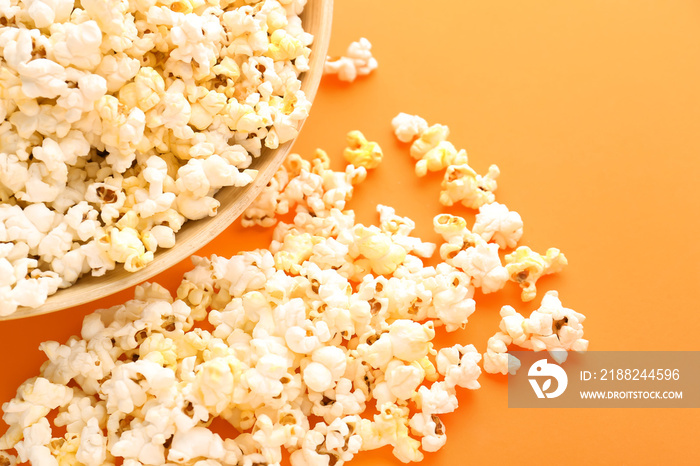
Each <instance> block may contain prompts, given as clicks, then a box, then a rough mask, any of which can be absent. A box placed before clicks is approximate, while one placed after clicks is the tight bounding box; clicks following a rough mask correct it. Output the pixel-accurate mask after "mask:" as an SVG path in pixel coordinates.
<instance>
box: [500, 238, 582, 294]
mask: <svg viewBox="0 0 700 466" xmlns="http://www.w3.org/2000/svg"><path fill="white" fill-rule="evenodd" d="M566 264H568V261H567V260H566V256H564V254H562V253H561V251H559V249H557V248H549V249H547V253H546V254H545V255H544V256H542V255H540V254H538V253H536V252H534V251H533V250H532V249H530V248H529V247H527V246H520V247H519V248H518V249H516V250H515V251H513V252H512V253H510V254H508V255H507V256H506V271H507V273H508V277H510V280H511V281H514V282H516V283H518V284H519V285H520V287H521V288H522V289H523V292H522V294H521V298H522V300H523V301H526V302H527V301H532V300H533V299H535V296H536V294H537V287H536V286H535V285H536V283H537V280H539V279H540V277H542V276H543V275H549V274H551V273H557V272H560V271H561V270H562V269H563V268H564V266H565V265H566Z"/></svg>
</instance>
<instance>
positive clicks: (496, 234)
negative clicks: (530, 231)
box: [472, 202, 523, 249]
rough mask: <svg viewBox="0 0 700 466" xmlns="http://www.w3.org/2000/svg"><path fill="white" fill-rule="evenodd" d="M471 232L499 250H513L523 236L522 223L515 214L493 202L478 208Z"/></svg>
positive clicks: (518, 215)
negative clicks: (496, 246)
mask: <svg viewBox="0 0 700 466" xmlns="http://www.w3.org/2000/svg"><path fill="white" fill-rule="evenodd" d="M472 231H473V232H474V233H476V234H477V235H480V236H481V237H482V238H483V239H484V240H485V241H491V240H493V241H494V242H495V243H496V244H498V247H499V248H501V249H505V248H514V247H515V246H516V245H517V244H518V241H520V238H521V237H522V236H523V221H522V219H521V218H520V214H518V213H517V212H512V211H509V210H508V207H506V206H505V205H503V204H499V203H497V202H494V203H491V204H484V205H483V206H481V207H480V208H479V213H478V214H476V222H475V223H474V227H473V228H472Z"/></svg>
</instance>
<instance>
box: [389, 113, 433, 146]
mask: <svg viewBox="0 0 700 466" xmlns="http://www.w3.org/2000/svg"><path fill="white" fill-rule="evenodd" d="M391 126H392V127H393V128H394V135H396V138H397V139H398V140H399V141H401V142H411V141H413V139H415V138H416V137H420V136H421V135H422V134H423V132H424V131H425V130H427V129H428V122H426V121H425V120H424V119H423V118H421V117H419V116H418V115H409V114H407V113H399V114H398V115H396V116H395V117H394V119H393V120H391Z"/></svg>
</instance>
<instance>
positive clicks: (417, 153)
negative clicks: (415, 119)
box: [411, 123, 467, 176]
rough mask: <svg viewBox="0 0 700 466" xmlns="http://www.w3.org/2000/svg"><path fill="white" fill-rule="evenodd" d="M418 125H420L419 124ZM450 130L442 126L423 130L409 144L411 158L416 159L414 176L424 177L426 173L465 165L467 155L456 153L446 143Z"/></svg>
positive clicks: (451, 146) (461, 152)
mask: <svg viewBox="0 0 700 466" xmlns="http://www.w3.org/2000/svg"><path fill="white" fill-rule="evenodd" d="M419 124H420V123H419ZM449 135H450V129H449V128H448V127H447V126H444V125H433V126H431V127H429V128H426V129H425V130H423V131H422V132H421V133H420V135H419V138H418V139H416V140H415V141H413V144H411V156H412V157H413V158H414V159H417V160H418V162H416V175H417V176H425V175H426V174H427V173H428V171H439V170H444V169H445V168H447V167H449V166H451V165H458V164H466V163H467V153H466V151H464V150H461V151H458V150H457V149H456V148H455V147H454V145H452V143H451V142H449V141H447V138H448V136H449Z"/></svg>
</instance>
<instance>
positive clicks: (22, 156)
mask: <svg viewBox="0 0 700 466" xmlns="http://www.w3.org/2000/svg"><path fill="white" fill-rule="evenodd" d="M305 3H306V0H246V1H245V2H240V1H232V0H82V1H80V2H74V1H73V0H33V1H25V0H22V1H20V0H0V121H2V123H0V202H1V203H0V315H3V316H4V315H9V314H11V313H13V312H14V311H15V310H16V309H17V307H19V306H28V307H38V306H40V305H41V304H42V303H44V302H45V300H46V298H47V296H48V295H51V294H53V293H54V292H56V290H57V289H58V288H64V287H68V286H70V285H71V284H72V283H74V282H75V281H76V280H77V279H78V277H80V276H81V275H83V274H86V273H88V272H90V273H92V275H96V276H99V275H102V274H104V273H105V272H106V271H108V270H111V269H114V268H115V266H116V264H118V263H122V264H124V267H125V269H126V270H127V271H135V270H138V269H140V268H142V267H144V266H145V265H146V264H148V263H149V262H151V261H152V260H153V254H154V252H155V251H156V250H157V249H158V248H170V247H173V246H174V244H175V233H176V232H177V231H178V230H179V229H180V228H181V227H182V225H183V223H184V222H185V221H187V220H196V219H200V218H203V217H207V216H213V215H216V212H217V208H218V206H219V202H218V201H217V200H216V199H215V198H214V194H215V193H216V192H217V191H218V190H219V189H220V188H222V187H225V186H236V187H242V186H245V185H248V184H249V183H251V182H252V181H253V179H254V178H255V176H256V174H257V171H256V170H253V169H250V168H249V167H250V165H251V163H252V161H253V159H254V158H255V157H257V156H259V155H260V153H261V151H262V149H263V147H267V148H271V149H274V148H276V147H278V146H279V145H280V144H282V143H284V142H287V141H289V140H291V139H293V138H294V137H295V136H296V135H297V128H298V123H299V122H300V121H301V120H303V119H304V118H305V117H306V116H307V115H308V111H309V106H310V104H309V101H308V100H307V99H306V96H305V95H304V93H303V92H302V91H301V82H300V80H299V75H300V74H301V73H303V72H304V71H307V70H308V69H309V54H310V48H309V45H310V44H311V42H312V39H313V38H312V36H311V35H310V34H308V33H306V32H304V30H303V29H302V25H301V19H300V17H299V15H300V14H301V12H302V10H303V8H304V5H305Z"/></svg>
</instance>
